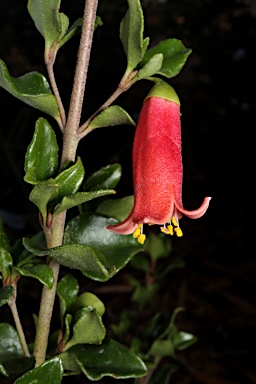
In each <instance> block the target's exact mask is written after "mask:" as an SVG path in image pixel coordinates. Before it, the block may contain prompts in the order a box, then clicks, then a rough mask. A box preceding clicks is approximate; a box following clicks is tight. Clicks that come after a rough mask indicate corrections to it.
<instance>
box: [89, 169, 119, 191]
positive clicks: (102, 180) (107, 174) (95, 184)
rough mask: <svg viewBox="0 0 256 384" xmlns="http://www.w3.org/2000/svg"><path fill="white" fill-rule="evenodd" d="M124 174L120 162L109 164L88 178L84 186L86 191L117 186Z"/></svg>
mask: <svg viewBox="0 0 256 384" xmlns="http://www.w3.org/2000/svg"><path fill="white" fill-rule="evenodd" d="M121 176H122V167H121V165H120V164H118V163H115V164H109V165H107V166H106V167H102V168H100V169H99V170H98V171H96V172H94V173H93V174H91V175H90V176H89V177H88V179H86V181H85V183H84V185H83V188H84V190H85V191H94V190H98V189H108V188H115V187H116V186H117V184H118V183H119V181H120V178H121Z"/></svg>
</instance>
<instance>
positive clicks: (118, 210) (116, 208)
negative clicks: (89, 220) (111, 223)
mask: <svg viewBox="0 0 256 384" xmlns="http://www.w3.org/2000/svg"><path fill="white" fill-rule="evenodd" d="M133 203H134V197H133V196H128V197H124V198H122V199H115V200H114V199H108V200H105V201H103V203H101V204H100V205H99V206H98V208H97V210H96V212H97V213H99V214H101V215H104V216H108V217H114V218H115V219H117V220H118V221H124V220H125V219H126V218H127V217H128V215H129V214H130V212H131V211H132V207H133Z"/></svg>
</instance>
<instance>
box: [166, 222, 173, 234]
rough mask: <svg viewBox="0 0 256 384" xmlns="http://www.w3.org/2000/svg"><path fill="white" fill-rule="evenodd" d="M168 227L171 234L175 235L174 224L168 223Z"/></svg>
mask: <svg viewBox="0 0 256 384" xmlns="http://www.w3.org/2000/svg"><path fill="white" fill-rule="evenodd" d="M167 228H168V231H169V234H170V235H171V236H172V235H173V233H174V232H173V226H172V225H171V224H170V225H168V226H167Z"/></svg>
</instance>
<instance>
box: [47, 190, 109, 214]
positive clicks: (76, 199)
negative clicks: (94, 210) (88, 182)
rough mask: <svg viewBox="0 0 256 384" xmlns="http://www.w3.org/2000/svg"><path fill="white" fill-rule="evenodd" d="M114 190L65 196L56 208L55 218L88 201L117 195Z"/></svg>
mask: <svg viewBox="0 0 256 384" xmlns="http://www.w3.org/2000/svg"><path fill="white" fill-rule="evenodd" d="M115 193H116V192H115V191H114V190H113V189H102V190H98V191H93V192H77V193H75V194H74V195H71V196H64V197H63V199H62V200H61V202H60V203H59V204H58V205H57V206H56V208H55V210H54V212H53V216H57V215H58V214H59V213H61V212H63V211H66V210H67V209H70V208H73V207H76V206H77V205H80V204H83V203H86V202H87V201H90V200H93V199H96V198H97V197H101V196H106V195H110V194H115Z"/></svg>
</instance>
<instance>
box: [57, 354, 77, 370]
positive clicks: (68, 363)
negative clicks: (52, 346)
mask: <svg viewBox="0 0 256 384" xmlns="http://www.w3.org/2000/svg"><path fill="white" fill-rule="evenodd" d="M58 357H59V358H60V359H61V360H62V364H63V368H64V370H65V375H68V374H70V375H79V374H80V373H81V372H82V371H81V369H80V367H79V364H78V363H77V362H76V360H75V358H74V356H73V355H72V354H71V353H69V352H63V353H61V354H60V355H58Z"/></svg>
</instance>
